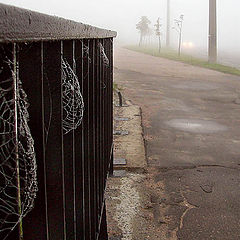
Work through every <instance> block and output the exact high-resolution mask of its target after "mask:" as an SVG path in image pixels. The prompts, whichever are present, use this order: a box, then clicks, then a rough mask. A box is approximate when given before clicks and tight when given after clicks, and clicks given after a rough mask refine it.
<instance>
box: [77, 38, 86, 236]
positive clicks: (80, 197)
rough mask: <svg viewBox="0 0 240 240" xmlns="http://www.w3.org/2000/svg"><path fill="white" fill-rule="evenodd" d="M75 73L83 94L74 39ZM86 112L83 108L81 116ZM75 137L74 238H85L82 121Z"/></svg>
mask: <svg viewBox="0 0 240 240" xmlns="http://www.w3.org/2000/svg"><path fill="white" fill-rule="evenodd" d="M75 61H76V75H77V77H78V80H79V83H80V88H81V93H82V94H83V43H82V41H79V40H76V41H75ZM85 114H86V112H85V110H84V113H83V116H85ZM74 138H75V142H74V145H75V159H76V162H75V184H76V200H75V201H76V226H77V229H76V238H77V240H79V239H81V240H85V201H84V199H85V181H84V168H85V167H84V150H83V142H84V134H83V123H82V124H81V125H80V126H79V127H78V128H77V129H76V130H75V131H74Z"/></svg>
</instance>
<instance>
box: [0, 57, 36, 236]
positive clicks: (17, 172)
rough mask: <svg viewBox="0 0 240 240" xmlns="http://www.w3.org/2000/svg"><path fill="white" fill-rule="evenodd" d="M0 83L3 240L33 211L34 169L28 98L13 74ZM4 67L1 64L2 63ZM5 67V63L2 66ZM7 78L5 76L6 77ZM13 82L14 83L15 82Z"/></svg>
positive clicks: (0, 227) (0, 230) (0, 233)
mask: <svg viewBox="0 0 240 240" xmlns="http://www.w3.org/2000/svg"><path fill="white" fill-rule="evenodd" d="M7 61H8V64H5V67H6V66H8V67H9V68H10V69H7V70H6V69H4V67H3V66H1V68H2V71H4V70H6V71H8V72H11V73H12V74H11V76H8V78H5V79H3V78H2V76H1V81H0V237H1V239H6V238H7V237H8V235H9V234H10V232H11V231H12V230H13V229H14V228H15V227H16V226H17V225H18V224H21V223H22V219H23V218H24V217H25V216H26V214H27V213H28V212H29V211H31V209H32V208H33V207H34V199H35V198H36V192H37V165H36V158H35V151H34V142H33V138H32V136H31V132H30V129H29V126H28V120H29V114H28V111H27V108H28V102H27V95H26V93H25V92H24V90H23V88H22V84H21V82H20V80H19V79H17V77H16V76H17V75H16V72H14V71H13V70H12V68H13V67H12V65H13V64H12V63H10V61H9V60H7ZM2 63H3V62H2ZM3 65H4V63H3ZM1 73H2V72H1ZM5 76H6V75H5ZM14 79H15V81H14Z"/></svg>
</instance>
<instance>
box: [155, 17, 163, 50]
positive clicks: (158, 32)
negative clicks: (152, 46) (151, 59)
mask: <svg viewBox="0 0 240 240" xmlns="http://www.w3.org/2000/svg"><path fill="white" fill-rule="evenodd" d="M154 26H155V27H156V30H155V31H156V35H157V36H158V52H159V53H160V52H161V47H162V44H161V31H160V28H161V26H162V24H160V18H158V20H157V23H156V24H155V25H154Z"/></svg>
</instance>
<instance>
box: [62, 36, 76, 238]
mask: <svg viewBox="0 0 240 240" xmlns="http://www.w3.org/2000/svg"><path fill="white" fill-rule="evenodd" d="M62 57H63V61H66V62H67V63H68V64H69V66H70V67H71V69H73V62H74V59H73V41H72V40H69V41H63V56H62ZM68 71H70V69H69V70H68ZM67 80H68V81H69V80H70V79H67ZM70 81H71V80H70ZM63 94H64V93H63ZM68 97H69V98H70V97H73V96H70V95H68ZM65 104H66V103H65ZM72 107H73V106H65V105H64V106H63V118H67V113H69V112H68V111H72V109H71V108H72ZM73 139H74V129H72V130H71V131H69V132H68V133H66V134H64V135H63V151H64V182H65V183H64V186H65V194H64V195H65V217H66V239H67V240H74V239H75V231H74V209H75V206H74V175H73V173H74V160H75V157H74V151H73V148H74V147H73V146H74V142H73Z"/></svg>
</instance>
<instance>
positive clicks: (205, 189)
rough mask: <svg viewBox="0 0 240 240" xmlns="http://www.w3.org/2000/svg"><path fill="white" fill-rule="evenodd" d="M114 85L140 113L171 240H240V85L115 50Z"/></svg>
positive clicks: (226, 77) (208, 73)
mask: <svg viewBox="0 0 240 240" xmlns="http://www.w3.org/2000/svg"><path fill="white" fill-rule="evenodd" d="M115 79H116V80H117V82H118V83H119V84H120V85H121V86H123V87H124V92H125V94H127V95H128V96H129V97H130V98H131V99H132V101H133V102H134V103H136V104H138V105H140V106H141V107H142V113H143V127H144V138H145V141H146V151H147V160H148V166H149V169H150V170H149V171H151V169H153V170H152V172H153V174H152V176H153V178H154V181H155V183H158V182H162V183H163V184H164V188H163V192H164V193H163V195H161V196H159V195H156V196H155V197H154V198H153V200H152V201H153V205H154V204H155V206H156V205H157V206H158V208H157V209H160V210H159V211H158V212H157V213H156V211H155V215H156V218H157V219H160V220H161V221H160V222H161V223H163V224H167V227H168V231H169V239H174V237H172V236H173V235H174V234H172V235H171V234H170V233H171V232H172V233H173V232H174V233H175V236H176V237H175V239H176V238H177V239H182V240H208V239H211V240H213V239H214V240H218V239H224V240H237V239H240V77H237V76H232V75H227V74H223V73H219V72H216V71H212V70H208V69H204V68H199V67H194V66H190V65H187V64H183V63H179V62H175V61H170V60H166V59H161V58H157V57H152V56H148V55H144V54H140V53H135V52H133V51H129V50H126V49H116V51H115ZM161 208H163V209H164V211H162V210H161ZM162 219H163V220H164V221H162ZM170 236H171V237H170Z"/></svg>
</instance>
